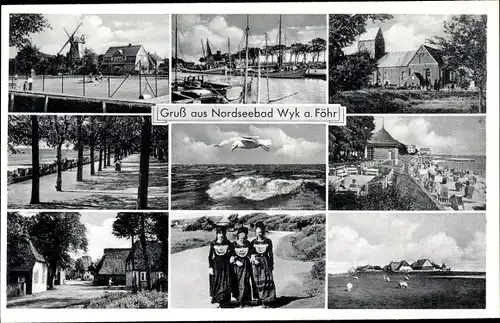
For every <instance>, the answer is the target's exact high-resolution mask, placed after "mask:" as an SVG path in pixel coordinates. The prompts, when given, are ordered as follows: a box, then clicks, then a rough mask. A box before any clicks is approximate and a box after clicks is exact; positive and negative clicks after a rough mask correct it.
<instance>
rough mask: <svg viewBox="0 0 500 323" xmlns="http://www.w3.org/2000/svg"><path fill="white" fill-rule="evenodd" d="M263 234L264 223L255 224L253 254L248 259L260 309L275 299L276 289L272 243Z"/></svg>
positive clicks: (264, 230) (264, 229)
mask: <svg viewBox="0 0 500 323" xmlns="http://www.w3.org/2000/svg"><path fill="white" fill-rule="evenodd" d="M265 232H266V227H265V226H264V223H262V222H257V223H256V224H255V235H256V238H255V239H254V240H253V241H252V242H251V244H252V249H253V252H252V255H251V257H250V261H251V263H252V274H253V278H254V281H255V285H256V287H257V292H258V293H259V302H260V303H261V304H262V307H268V305H269V304H270V303H272V302H274V301H275V299H276V288H275V286H274V279H273V269H274V255H273V242H272V241H271V239H269V238H267V237H266V236H265Z"/></svg>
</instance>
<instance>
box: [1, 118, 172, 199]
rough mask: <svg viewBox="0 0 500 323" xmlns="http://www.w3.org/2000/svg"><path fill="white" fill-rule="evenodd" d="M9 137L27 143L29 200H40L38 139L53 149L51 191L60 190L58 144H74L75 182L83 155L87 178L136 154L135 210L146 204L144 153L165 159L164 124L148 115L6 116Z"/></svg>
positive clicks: (79, 178)
mask: <svg viewBox="0 0 500 323" xmlns="http://www.w3.org/2000/svg"><path fill="white" fill-rule="evenodd" d="M8 127H9V129H8V136H9V138H8V141H9V143H10V144H12V145H14V146H15V145H27V146H31V151H32V189H31V201H30V204H39V203H40V202H41V201H40V180H39V178H40V162H39V142H40V141H43V142H45V143H46V144H47V145H48V146H49V147H52V148H54V149H56V164H57V179H56V190H57V191H61V190H62V171H63V165H64V161H63V158H62V148H63V146H69V145H73V146H74V149H76V150H77V151H78V161H77V172H76V180H77V181H78V182H81V181H83V163H84V162H83V153H84V149H85V148H88V150H89V151H90V176H93V175H95V174H96V170H95V163H96V161H95V156H96V152H98V156H99V157H98V169H97V171H102V169H103V168H106V167H108V166H111V155H112V154H113V159H114V161H113V163H114V162H116V161H117V160H118V159H120V160H121V159H122V158H124V157H127V156H128V155H130V154H132V153H136V152H139V153H140V155H141V156H140V166H139V167H140V170H139V188H138V198H137V208H138V209H146V208H147V195H148V189H147V188H148V179H149V178H148V177H149V157H150V155H151V153H152V154H153V156H155V157H157V158H158V159H159V160H160V161H165V162H166V161H167V159H168V158H166V156H168V128H167V127H152V126H151V117H149V116H144V117H125V116H123V117H119V116H81V115H79V116H71V115H57V116H56V115H44V116H42V115H31V116H27V115H11V116H9V122H8Z"/></svg>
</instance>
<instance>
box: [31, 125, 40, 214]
mask: <svg viewBox="0 0 500 323" xmlns="http://www.w3.org/2000/svg"><path fill="white" fill-rule="evenodd" d="M31 174H32V175H31V176H32V177H31V183H32V184H31V200H30V204H40V150H39V146H38V116H37V115H32V116H31Z"/></svg>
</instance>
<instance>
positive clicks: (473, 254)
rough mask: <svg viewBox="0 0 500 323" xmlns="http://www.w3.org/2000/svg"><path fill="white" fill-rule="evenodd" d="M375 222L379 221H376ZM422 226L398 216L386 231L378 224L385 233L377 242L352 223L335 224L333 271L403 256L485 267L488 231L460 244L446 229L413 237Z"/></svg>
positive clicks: (331, 244)
mask: <svg viewBox="0 0 500 323" xmlns="http://www.w3.org/2000/svg"><path fill="white" fill-rule="evenodd" d="M371 224H376V221H373V222H372V223H371ZM408 225H409V226H408ZM407 226H408V227H407ZM418 226H419V225H418V224H417V223H411V221H409V220H403V221H402V220H399V219H397V220H396V221H394V220H393V221H391V223H390V224H388V225H387V226H386V228H385V231H379V230H380V228H377V227H374V228H372V229H373V231H375V232H380V233H381V234H382V235H383V236H384V237H383V238H382V239H381V241H380V242H379V243H377V244H374V243H369V242H368V241H367V240H366V239H365V238H364V237H362V236H361V235H360V234H359V232H358V231H356V230H355V229H353V228H352V227H350V226H348V225H342V226H341V225H334V226H332V228H331V229H330V230H329V232H328V262H329V270H330V272H332V273H334V272H345V271H347V270H348V269H349V268H350V267H355V266H360V265H366V264H371V265H379V266H384V265H386V264H388V263H389V262H390V261H392V260H396V261H399V260H402V259H404V260H406V261H408V262H409V263H410V264H411V263H412V262H413V261H415V260H417V259H423V258H428V259H430V260H431V261H433V262H435V263H437V264H441V263H442V262H444V263H446V265H447V266H448V267H451V268H452V269H454V270H480V271H482V270H485V268H486V237H485V233H484V232H482V231H477V232H475V233H474V237H473V238H472V239H471V240H470V242H469V243H468V244H467V246H466V247H464V248H460V247H459V246H458V244H457V241H456V240H455V239H454V238H452V237H450V236H449V235H447V234H446V233H445V232H437V233H435V234H429V235H425V236H422V237H420V238H418V239H415V238H413V239H412V233H413V232H415V230H416V229H417V228H418ZM391 235H392V237H391ZM406 235H408V236H406ZM405 236H406V237H405Z"/></svg>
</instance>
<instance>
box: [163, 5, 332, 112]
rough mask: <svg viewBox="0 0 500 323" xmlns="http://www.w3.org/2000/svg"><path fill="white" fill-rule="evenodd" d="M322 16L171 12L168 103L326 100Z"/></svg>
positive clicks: (324, 23) (324, 43)
mask: <svg viewBox="0 0 500 323" xmlns="http://www.w3.org/2000/svg"><path fill="white" fill-rule="evenodd" d="M326 20H327V18H326V15H325V14H323V15H307V14H301V15H274V14H264V15H255V14H254V15H236V14H232V15H220V14H219V15H205V14H202V15H172V39H173V42H172V73H173V74H174V75H173V77H172V103H182V104H185V103H219V104H225V103H233V104H234V103H242V104H252V103H257V104H259V103H260V104H274V103H278V104H279V103H284V104H286V103H288V104H290V103H326V96H327V92H326V87H327V82H326V60H327V57H326V52H327V43H326V37H327V36H326Z"/></svg>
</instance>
